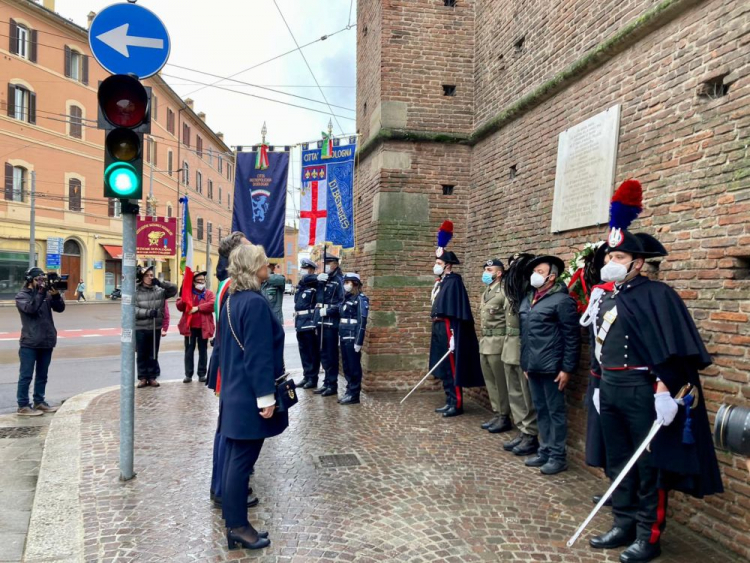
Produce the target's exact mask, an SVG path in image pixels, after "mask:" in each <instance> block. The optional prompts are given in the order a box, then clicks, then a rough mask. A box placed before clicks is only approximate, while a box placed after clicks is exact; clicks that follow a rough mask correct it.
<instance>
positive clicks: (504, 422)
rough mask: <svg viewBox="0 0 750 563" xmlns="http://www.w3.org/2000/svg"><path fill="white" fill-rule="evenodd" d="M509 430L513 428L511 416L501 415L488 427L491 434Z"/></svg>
mask: <svg viewBox="0 0 750 563" xmlns="http://www.w3.org/2000/svg"><path fill="white" fill-rule="evenodd" d="M509 430H513V423H512V422H511V421H510V417H509V416H501V417H500V418H498V420H497V422H495V424H493V425H492V426H490V427H489V428H488V429H487V431H488V432H489V433H490V434H500V433H501V432H508V431H509Z"/></svg>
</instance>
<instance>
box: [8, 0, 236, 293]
mask: <svg viewBox="0 0 750 563" xmlns="http://www.w3.org/2000/svg"><path fill="white" fill-rule="evenodd" d="M94 15H95V14H93V13H92V14H90V18H89V22H90V21H91V19H92V18H93V16H94ZM2 26H5V27H4V29H5V30H6V31H5V32H4V33H2V34H0V35H3V36H5V37H6V38H7V40H6V41H5V43H4V44H3V42H2V41H0V56H2V62H1V63H0V82H2V83H3V84H4V86H3V87H2V88H0V90H1V91H0V162H2V166H3V167H4V188H5V189H4V197H3V198H0V299H12V298H13V296H14V295H15V293H16V292H17V291H18V289H19V288H20V287H21V285H22V283H23V272H24V271H25V270H26V268H27V267H28V264H29V254H30V244H29V239H30V212H31V206H30V201H31V197H32V196H31V192H32V185H31V184H32V179H35V186H34V191H35V195H34V199H35V209H36V221H35V225H36V237H35V238H36V245H35V252H34V253H35V254H36V263H37V265H39V266H41V267H43V268H44V267H45V265H46V251H47V242H48V240H49V239H53V238H62V239H63V247H62V256H61V265H60V271H61V272H62V273H64V274H69V275H70V280H71V282H72V283H71V290H70V291H69V293H68V297H72V296H73V291H74V289H75V285H76V284H77V282H78V280H79V279H82V280H84V282H85V283H86V285H87V293H88V296H89V298H94V299H103V298H105V297H106V296H107V295H109V293H110V292H111V291H112V290H113V289H114V288H116V287H118V286H119V284H120V276H121V258H122V256H121V247H122V221H121V219H120V206H119V201H117V200H108V199H105V198H104V197H103V195H102V194H103V145H102V143H103V139H104V135H103V132H102V131H99V130H98V129H97V128H96V120H97V101H96V92H97V88H98V84H99V82H100V81H101V80H104V79H105V78H106V77H107V76H108V73H107V72H106V71H104V69H102V68H101V67H100V66H99V64H98V63H97V62H96V61H95V60H94V59H93V57H92V56H91V52H90V49H89V45H88V33H87V30H86V29H84V28H81V27H79V26H77V25H75V24H73V23H71V22H70V21H68V20H67V19H65V18H64V17H61V16H60V15H58V14H56V13H55V12H54V0H44V2H43V4H40V3H37V2H33V1H30V0H0V27H2ZM145 84H146V86H150V87H151V88H152V110H151V119H152V125H151V135H149V136H147V138H146V140H145V141H144V143H145V146H144V152H145V155H144V156H145V158H144V178H143V183H144V189H143V193H144V197H143V201H142V202H141V213H142V214H143V215H146V214H148V215H149V216H159V217H178V231H179V229H181V218H180V217H179V213H180V205H179V201H178V200H179V198H180V197H182V196H185V195H187V196H188V198H189V202H190V215H191V219H192V225H193V237H194V242H195V245H194V246H195V260H196V264H197V265H198V266H199V267H206V266H207V265H208V263H209V258H208V256H209V255H210V262H211V264H212V265H214V266H215V264H216V263H217V259H218V256H217V254H216V249H217V246H218V241H219V239H220V238H221V237H222V236H225V235H226V234H228V233H229V229H230V227H231V214H232V194H233V191H234V190H233V186H234V156H233V153H232V151H231V149H230V148H229V147H228V146H227V145H225V144H224V141H223V137H222V135H221V133H216V132H214V131H213V130H212V129H211V128H210V127H209V126H208V125H207V124H206V116H205V114H203V113H196V111H195V109H194V107H193V102H192V101H191V100H189V99H187V100H182V99H181V98H180V97H179V96H178V95H177V94H176V93H175V92H174V91H173V90H172V89H171V88H170V87H169V86H168V85H167V84H166V82H164V81H163V80H162V79H161V78H159V76H158V75H157V76H154V77H152V78H150V79H148V80H146V81H145ZM207 252H208V254H207ZM177 254H179V247H178V251H177ZM138 258H139V262H141V263H143V262H145V261H146V260H147V259H148V258H149V257H147V256H139V257H138ZM155 265H156V272H157V275H159V276H160V277H162V278H163V279H168V280H172V281H176V280H178V278H179V272H178V265H179V256H175V257H172V258H156V259H155Z"/></svg>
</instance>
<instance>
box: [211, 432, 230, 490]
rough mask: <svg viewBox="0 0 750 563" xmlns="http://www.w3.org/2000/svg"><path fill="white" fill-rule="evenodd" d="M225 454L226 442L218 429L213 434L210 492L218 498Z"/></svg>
mask: <svg viewBox="0 0 750 563" xmlns="http://www.w3.org/2000/svg"><path fill="white" fill-rule="evenodd" d="M226 453H227V440H226V438H224V436H222V435H221V432H219V429H218V428H217V429H216V434H214V457H213V466H212V469H211V492H212V493H213V494H214V496H217V497H220V496H221V493H222V489H221V480H222V478H223V476H224V462H225V460H226Z"/></svg>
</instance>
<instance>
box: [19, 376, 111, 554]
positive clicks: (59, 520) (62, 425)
mask: <svg viewBox="0 0 750 563" xmlns="http://www.w3.org/2000/svg"><path fill="white" fill-rule="evenodd" d="M119 389H120V386H119V385H115V386H112V387H105V388H103V389H96V390H94V391H88V392H86V393H82V394H80V395H76V396H75V397H72V398H70V399H68V400H67V401H65V403H64V404H63V406H62V407H61V408H60V410H59V411H58V412H57V413H56V414H55V417H54V419H53V420H52V422H51V423H50V426H49V429H48V431H47V439H46V440H45V442H44V450H43V454H42V464H41V467H40V468H39V478H38V481H37V486H36V493H35V494H34V504H33V506H32V509H31V521H30V522H29V531H28V536H27V539H26V548H25V550H24V558H23V561H24V562H26V563H42V562H48V561H59V562H66V563H73V562H80V561H83V560H84V549H83V535H84V534H83V513H82V511H81V505H80V500H79V494H78V491H79V487H80V481H81V475H80V472H81V467H80V465H81V461H80V458H81V455H80V450H81V416H82V414H83V412H84V411H85V410H86V408H87V407H88V406H89V404H90V403H91V401H93V400H94V399H95V398H97V397H99V396H100V395H103V394H105V393H109V392H110V391H118V390H119Z"/></svg>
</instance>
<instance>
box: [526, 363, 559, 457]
mask: <svg viewBox="0 0 750 563" xmlns="http://www.w3.org/2000/svg"><path fill="white" fill-rule="evenodd" d="M556 376H557V374H553V373H530V374H529V389H530V390H531V400H532V401H533V402H534V408H535V409H536V417H537V422H538V424H539V441H540V448H539V455H541V456H545V457H547V458H549V459H554V460H557V461H562V462H564V461H566V450H565V442H566V440H567V439H568V421H567V419H566V418H565V391H560V390H559V389H558V388H557V383H555V377H556Z"/></svg>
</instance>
